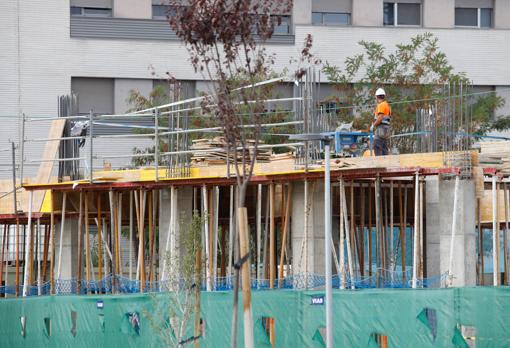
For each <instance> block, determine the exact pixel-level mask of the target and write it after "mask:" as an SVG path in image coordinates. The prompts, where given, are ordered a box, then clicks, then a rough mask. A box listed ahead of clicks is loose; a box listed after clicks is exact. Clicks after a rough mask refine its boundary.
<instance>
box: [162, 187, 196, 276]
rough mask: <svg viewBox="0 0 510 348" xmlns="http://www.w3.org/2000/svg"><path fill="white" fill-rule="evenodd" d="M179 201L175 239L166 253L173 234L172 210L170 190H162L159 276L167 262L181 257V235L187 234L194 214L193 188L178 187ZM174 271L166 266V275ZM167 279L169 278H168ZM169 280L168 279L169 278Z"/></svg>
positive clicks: (177, 203)
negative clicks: (186, 228)
mask: <svg viewBox="0 0 510 348" xmlns="http://www.w3.org/2000/svg"><path fill="white" fill-rule="evenodd" d="M176 191H177V193H176V195H177V201H176V202H175V203H176V205H177V206H176V209H177V224H176V231H175V239H174V241H175V242H173V241H172V239H170V241H169V249H168V252H167V251H166V245H167V239H168V237H169V234H170V232H171V228H170V227H171V226H170V222H171V221H170V209H171V207H172V206H171V198H170V189H162V190H160V195H161V198H160V203H161V205H160V214H159V255H160V257H159V274H160V276H161V272H162V270H163V265H164V262H165V261H166V260H169V259H170V260H171V261H172V262H173V261H175V260H176V259H179V255H180V242H179V235H180V234H181V233H185V232H186V231H185V227H186V226H187V224H189V223H190V222H191V218H192V214H193V188H192V187H191V186H186V187H178V188H176ZM172 271H174V269H171V267H168V263H167V265H166V275H168V274H169V273H170V272H172ZM166 278H167V277H166ZM167 279H168V278H167Z"/></svg>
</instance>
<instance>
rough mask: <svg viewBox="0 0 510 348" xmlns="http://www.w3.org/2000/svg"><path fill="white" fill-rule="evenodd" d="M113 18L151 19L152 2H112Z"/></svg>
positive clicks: (129, 0) (147, 0)
mask: <svg viewBox="0 0 510 348" xmlns="http://www.w3.org/2000/svg"><path fill="white" fill-rule="evenodd" d="M113 16H114V17H118V18H152V1H151V0H113Z"/></svg>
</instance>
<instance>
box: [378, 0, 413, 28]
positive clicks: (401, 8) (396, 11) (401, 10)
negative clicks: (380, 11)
mask: <svg viewBox="0 0 510 348" xmlns="http://www.w3.org/2000/svg"><path fill="white" fill-rule="evenodd" d="M384 25H388V26H397V25H412V26H419V25H421V4H418V3H398V2H385V3H384Z"/></svg>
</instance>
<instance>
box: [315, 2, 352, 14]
mask: <svg viewBox="0 0 510 348" xmlns="http://www.w3.org/2000/svg"><path fill="white" fill-rule="evenodd" d="M353 1H356V0H313V1H312V10H313V12H343V13H351V11H352V2H353Z"/></svg>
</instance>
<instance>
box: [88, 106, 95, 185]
mask: <svg viewBox="0 0 510 348" xmlns="http://www.w3.org/2000/svg"><path fill="white" fill-rule="evenodd" d="M93 118H94V114H93V111H92V109H91V110H90V113H89V151H90V154H89V170H90V175H89V180H90V183H92V182H93V181H94V176H93V174H92V173H93V169H92V168H93V165H94V162H93V161H94V152H93V151H94V147H93V144H92V138H93V137H94V136H93V132H94V126H93V124H94V123H93Z"/></svg>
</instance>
